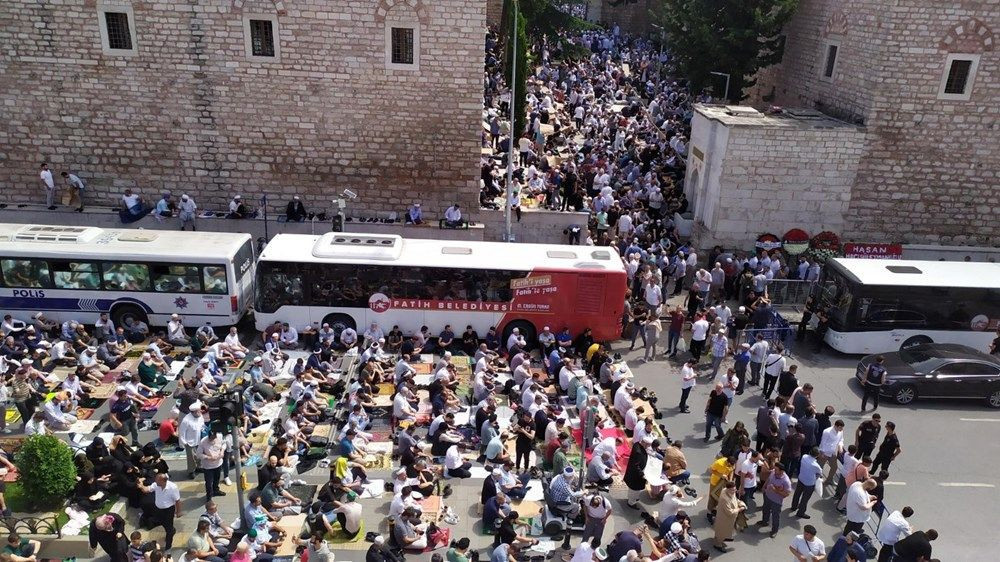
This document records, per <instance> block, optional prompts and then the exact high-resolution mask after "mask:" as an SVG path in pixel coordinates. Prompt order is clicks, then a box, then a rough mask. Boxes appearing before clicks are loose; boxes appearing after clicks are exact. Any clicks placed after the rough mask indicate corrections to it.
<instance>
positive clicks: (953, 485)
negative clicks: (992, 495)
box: [938, 482, 996, 488]
mask: <svg viewBox="0 0 1000 562" xmlns="http://www.w3.org/2000/svg"><path fill="white" fill-rule="evenodd" d="M938 486H944V487H946V488H996V486H995V485H993V484H983V483H981V482H939V483H938Z"/></svg>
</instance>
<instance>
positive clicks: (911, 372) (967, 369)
mask: <svg viewBox="0 0 1000 562" xmlns="http://www.w3.org/2000/svg"><path fill="white" fill-rule="evenodd" d="M879 355H882V356H883V357H885V363H883V367H885V370H886V377H885V384H883V385H882V395H883V396H886V397H889V398H891V399H892V400H894V401H895V402H896V403H897V404H909V403H911V402H913V401H914V400H916V399H917V398H918V397H919V398H975V399H985V400H986V404H987V405H988V406H990V407H991V408H1000V357H997V356H994V355H987V354H985V353H983V352H981V351H977V350H975V349H972V348H971V347H966V346H964V345H957V344H947V343H929V344H921V345H917V346H914V347H911V348H908V349H904V350H900V351H898V352H894V353H882V354H879ZM876 357H878V355H868V356H865V357H864V358H863V359H862V360H861V361H860V362H859V363H858V370H857V372H856V373H855V374H854V376H855V377H856V378H857V379H858V381H861V380H862V378H863V377H864V374H865V372H866V371H867V370H868V365H869V364H871V363H873V362H874V361H875V358H876Z"/></svg>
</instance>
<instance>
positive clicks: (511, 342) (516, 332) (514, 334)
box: [507, 328, 528, 354]
mask: <svg viewBox="0 0 1000 562" xmlns="http://www.w3.org/2000/svg"><path fill="white" fill-rule="evenodd" d="M527 345H528V342H527V341H525V339H524V336H522V335H521V329H520V328H514V329H513V330H511V332H510V336H509V337H508V338H507V352H508V353H510V354H513V353H514V351H511V350H512V349H515V348H516V349H517V350H521V349H524V348H525V347H527Z"/></svg>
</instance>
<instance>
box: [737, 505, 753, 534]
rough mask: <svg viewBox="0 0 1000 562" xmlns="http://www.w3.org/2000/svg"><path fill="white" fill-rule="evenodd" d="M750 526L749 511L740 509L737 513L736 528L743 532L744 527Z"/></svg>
mask: <svg viewBox="0 0 1000 562" xmlns="http://www.w3.org/2000/svg"><path fill="white" fill-rule="evenodd" d="M749 526H750V523H749V522H747V512H746V510H743V511H740V512H739V513H737V514H736V530H737V531H740V532H742V531H743V530H744V529H746V528H747V527H749Z"/></svg>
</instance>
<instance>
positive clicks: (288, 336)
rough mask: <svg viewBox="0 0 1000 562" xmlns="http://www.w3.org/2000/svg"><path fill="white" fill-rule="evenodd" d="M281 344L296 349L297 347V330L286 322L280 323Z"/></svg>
mask: <svg viewBox="0 0 1000 562" xmlns="http://www.w3.org/2000/svg"><path fill="white" fill-rule="evenodd" d="M280 339H281V346H282V347H283V348H286V349H297V348H298V347H299V332H298V330H296V329H295V327H294V326H290V325H289V324H288V322H285V323H283V324H282V325H281V338H280Z"/></svg>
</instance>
